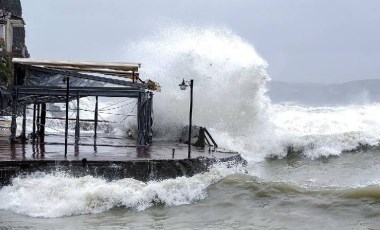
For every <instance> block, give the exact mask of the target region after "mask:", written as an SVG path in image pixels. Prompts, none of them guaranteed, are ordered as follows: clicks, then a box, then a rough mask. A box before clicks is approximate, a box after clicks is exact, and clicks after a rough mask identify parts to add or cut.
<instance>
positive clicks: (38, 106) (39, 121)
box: [36, 104, 41, 137]
mask: <svg viewBox="0 0 380 230" xmlns="http://www.w3.org/2000/svg"><path fill="white" fill-rule="evenodd" d="M40 113H41V104H37V122H36V124H37V133H36V134H37V137H39V135H40V128H41V116H40V115H41V114H40Z"/></svg>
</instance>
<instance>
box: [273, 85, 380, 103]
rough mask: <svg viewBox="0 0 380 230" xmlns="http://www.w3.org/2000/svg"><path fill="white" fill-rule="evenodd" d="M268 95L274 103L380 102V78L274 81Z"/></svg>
mask: <svg viewBox="0 0 380 230" xmlns="http://www.w3.org/2000/svg"><path fill="white" fill-rule="evenodd" d="M268 89H269V91H268V93H267V94H268V95H269V97H270V98H271V100H272V102H273V103H283V102H290V103H297V104H306V105H347V104H367V103H375V102H380V80H360V81H350V82H346V83H342V84H315V83H287V82H279V81H272V82H269V84H268Z"/></svg>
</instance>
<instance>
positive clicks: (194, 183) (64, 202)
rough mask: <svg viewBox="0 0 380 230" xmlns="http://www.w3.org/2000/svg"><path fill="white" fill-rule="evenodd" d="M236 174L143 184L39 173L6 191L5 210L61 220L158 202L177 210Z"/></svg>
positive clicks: (219, 170)
mask: <svg viewBox="0 0 380 230" xmlns="http://www.w3.org/2000/svg"><path fill="white" fill-rule="evenodd" d="M231 170H234V169H227V168H226V167H224V166H219V167H214V168H213V169H211V170H210V171H209V172H206V173H203V174H198V175H195V176H193V177H190V178H189V177H178V178H176V179H168V180H163V181H151V182H147V183H144V182H141V181H137V180H134V179H122V180H116V181H111V182H109V181H106V180H104V179H101V178H94V177H92V176H85V177H80V178H75V177H71V176H68V175H66V174H65V173H56V174H45V173H34V174H32V175H30V176H27V177H17V178H15V179H14V180H13V182H12V185H10V186H5V187H3V188H2V189H1V190H0V197H1V202H0V209H3V210H10V211H13V212H16V213H20V214H25V215H28V216H33V217H46V218H52V217H61V216H72V215H80V214H92V213H100V212H104V211H107V210H110V209H111V208H115V207H126V208H132V209H135V210H139V211H142V210H144V209H146V208H149V207H151V206H153V205H156V204H162V205H165V206H177V205H184V204H191V203H193V202H195V201H198V200H202V199H204V198H206V197H207V188H208V187H209V186H210V185H212V184H214V183H216V182H218V181H219V180H220V179H222V178H223V177H225V176H226V175H228V174H231V173H232V172H231Z"/></svg>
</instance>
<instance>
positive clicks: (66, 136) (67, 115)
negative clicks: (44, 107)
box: [65, 77, 70, 159]
mask: <svg viewBox="0 0 380 230" xmlns="http://www.w3.org/2000/svg"><path fill="white" fill-rule="evenodd" d="M69 92H70V78H69V77H66V124H65V159H67V138H68V133H69Z"/></svg>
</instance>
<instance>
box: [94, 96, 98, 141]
mask: <svg viewBox="0 0 380 230" xmlns="http://www.w3.org/2000/svg"><path fill="white" fill-rule="evenodd" d="M95 99H96V100H95V113H94V121H95V124H94V138H95V139H96V137H97V133H96V132H97V130H98V96H96V97H95Z"/></svg>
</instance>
